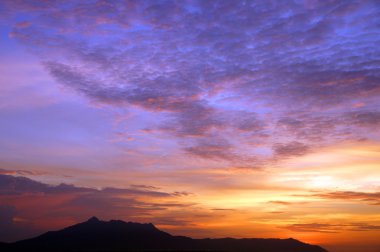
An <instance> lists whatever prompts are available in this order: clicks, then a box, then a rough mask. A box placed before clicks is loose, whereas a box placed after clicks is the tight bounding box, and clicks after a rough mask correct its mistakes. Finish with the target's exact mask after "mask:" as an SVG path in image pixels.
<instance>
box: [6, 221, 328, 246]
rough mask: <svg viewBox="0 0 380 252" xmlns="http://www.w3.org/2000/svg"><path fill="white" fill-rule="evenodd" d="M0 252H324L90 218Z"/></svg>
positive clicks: (285, 241) (290, 241)
mask: <svg viewBox="0 0 380 252" xmlns="http://www.w3.org/2000/svg"><path fill="white" fill-rule="evenodd" d="M0 251H23V252H24V251H54V252H57V251H72V252H74V251H78V252H79V251H88V252H89V251H186V252H189V251H228V252H243V251H244V252H326V251H327V250H325V249H323V248H321V247H319V246H315V245H309V244H306V243H302V242H300V241H297V240H294V239H256V238H252V239H233V238H223V239H192V238H189V237H184V236H172V235H170V234H168V233H165V232H163V231H161V230H159V229H157V228H156V227H155V226H154V225H153V224H150V223H149V224H140V223H133V222H124V221H120V220H111V221H100V220H98V219H97V218H96V217H92V218H91V219H89V220H88V221H86V222H83V223H79V224H76V225H73V226H70V227H67V228H65V229H62V230H59V231H50V232H47V233H45V234H42V235H40V236H37V237H35V238H32V239H27V240H22V241H18V242H14V243H9V244H4V243H0Z"/></svg>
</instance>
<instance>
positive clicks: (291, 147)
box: [273, 142, 310, 157]
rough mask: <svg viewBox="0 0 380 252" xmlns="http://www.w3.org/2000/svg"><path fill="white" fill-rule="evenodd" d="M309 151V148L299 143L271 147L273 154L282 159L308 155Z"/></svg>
mask: <svg viewBox="0 0 380 252" xmlns="http://www.w3.org/2000/svg"><path fill="white" fill-rule="evenodd" d="M309 149H310V147H309V146H307V145H305V144H303V143H300V142H291V143H286V144H276V145H274V147H273V150H274V152H275V154H276V155H277V156H282V157H292V156H302V155H305V154H306V153H308V152H309Z"/></svg>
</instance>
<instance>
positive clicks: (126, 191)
mask: <svg viewBox="0 0 380 252" xmlns="http://www.w3.org/2000/svg"><path fill="white" fill-rule="evenodd" d="M189 195H191V193H189V192H179V191H175V192H173V193H167V192H162V191H158V190H157V188H156V187H154V186H148V185H139V186H134V187H131V188H112V187H106V188H103V189H94V188H87V187H77V186H75V185H67V184H60V185H48V184H45V183H41V182H37V181H34V180H32V179H29V178H25V177H14V176H9V175H0V201H1V202H2V205H1V206H0V224H2V227H3V226H4V227H7V229H4V230H8V231H9V232H8V231H7V232H8V233H7V235H4V236H2V241H14V240H17V239H21V238H27V237H28V236H32V235H37V234H38V233H41V232H43V231H47V230H49V229H57V228H62V227H64V226H67V225H70V224H73V223H75V222H78V221H81V220H83V219H86V218H88V217H89V216H93V215H96V216H99V217H102V218H105V219H111V218H114V217H115V216H118V218H120V219H125V220H135V221H145V222H146V221H148V222H157V223H160V221H161V217H160V216H161V212H165V213H166V214H167V215H168V216H170V214H171V213H173V214H172V220H173V223H175V219H176V218H178V217H179V216H178V214H177V213H176V212H177V211H178V210H181V212H183V213H184V214H185V213H187V214H189V213H188V211H193V208H194V207H196V204H195V203H192V202H190V201H186V202H183V201H179V200H178V199H179V198H178V197H179V196H181V197H187V196H189ZM41 205H43V206H44V207H43V209H41ZM198 209H199V207H198ZM168 216H165V217H164V219H165V220H167V219H168V218H169V217H168ZM164 222H165V221H164ZM177 224H178V223H177ZM8 227H9V228H8ZM2 230H3V229H2Z"/></svg>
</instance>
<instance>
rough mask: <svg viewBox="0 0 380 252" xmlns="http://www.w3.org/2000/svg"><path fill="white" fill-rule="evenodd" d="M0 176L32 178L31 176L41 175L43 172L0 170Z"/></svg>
mask: <svg viewBox="0 0 380 252" xmlns="http://www.w3.org/2000/svg"><path fill="white" fill-rule="evenodd" d="M0 174H3V175H21V176H33V175H42V174H45V172H40V171H30V170H7V169H1V168H0Z"/></svg>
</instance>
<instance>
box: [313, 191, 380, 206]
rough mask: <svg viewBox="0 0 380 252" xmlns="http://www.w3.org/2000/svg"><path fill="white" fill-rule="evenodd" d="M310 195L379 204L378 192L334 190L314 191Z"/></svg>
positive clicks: (379, 193) (379, 196)
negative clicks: (314, 192)
mask: <svg viewBox="0 0 380 252" xmlns="http://www.w3.org/2000/svg"><path fill="white" fill-rule="evenodd" d="M312 196H314V197H319V198H324V199H333V200H345V201H347V200H350V201H359V202H365V203H367V204H370V205H380V192H355V191H336V192H321V193H316V194H313V195H312Z"/></svg>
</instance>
